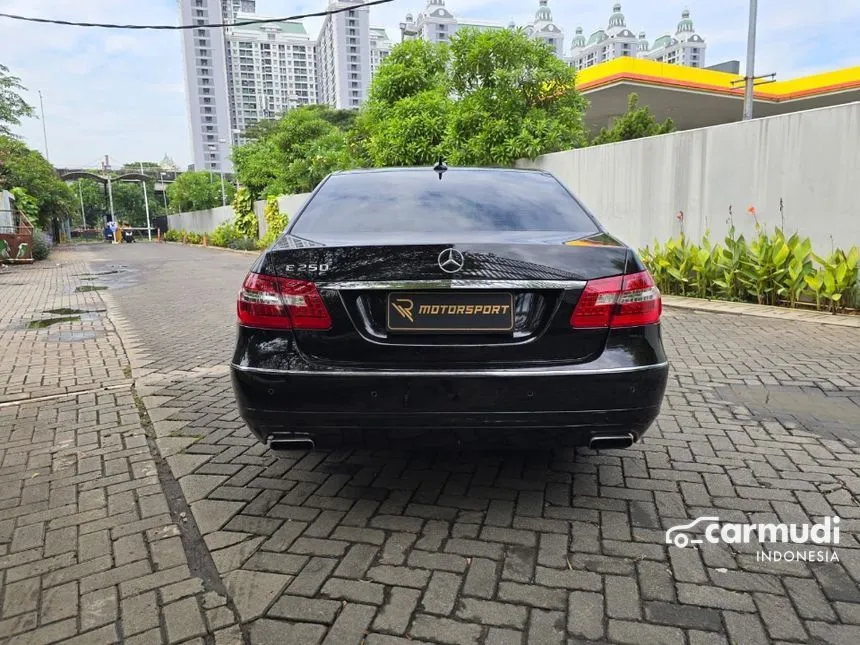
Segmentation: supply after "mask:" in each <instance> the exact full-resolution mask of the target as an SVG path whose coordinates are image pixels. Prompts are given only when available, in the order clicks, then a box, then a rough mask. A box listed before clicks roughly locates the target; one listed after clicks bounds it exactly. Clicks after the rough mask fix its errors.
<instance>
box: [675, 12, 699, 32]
mask: <svg viewBox="0 0 860 645" xmlns="http://www.w3.org/2000/svg"><path fill="white" fill-rule="evenodd" d="M694 31H695V29H694V28H693V21H692V20H691V19H690V10H689V9H684V11H683V12H682V13H681V22H679V23H678V32H677V33H679V34H682V33H693V32H694Z"/></svg>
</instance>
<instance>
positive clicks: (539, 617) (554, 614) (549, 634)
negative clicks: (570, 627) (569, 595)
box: [528, 609, 566, 645]
mask: <svg viewBox="0 0 860 645" xmlns="http://www.w3.org/2000/svg"><path fill="white" fill-rule="evenodd" d="M528 642H529V643H541V644H544V643H545V644H546V645H561V644H562V643H564V642H566V641H565V620H564V612H561V611H544V610H543V609H532V610H531V620H530V621H529V631H528Z"/></svg>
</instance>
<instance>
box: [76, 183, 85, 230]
mask: <svg viewBox="0 0 860 645" xmlns="http://www.w3.org/2000/svg"><path fill="white" fill-rule="evenodd" d="M82 181H83V180H81V179H78V195H79V196H80V198H81V221H83V223H84V230H86V228H87V215H86V213H85V212H84V188H83V184H82Z"/></svg>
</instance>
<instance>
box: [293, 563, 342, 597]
mask: <svg viewBox="0 0 860 645" xmlns="http://www.w3.org/2000/svg"><path fill="white" fill-rule="evenodd" d="M336 566H337V560H333V559H330V558H311V559H310V561H308V563H307V564H306V565H305V566H304V568H303V569H302V570H301V573H299V575H297V576H296V577H295V578H294V579H293V581H292V582H291V583H290V585H289V586H288V587H287V592H288V593H291V594H296V595H299V596H315V595H316V594H317V592H318V591H319V590H320V588H321V587H322V586H323V583H324V582H325V581H326V579H327V578H328V577H329V575H331V573H332V571H334V569H335V567H336Z"/></svg>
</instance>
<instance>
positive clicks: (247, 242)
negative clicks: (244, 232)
mask: <svg viewBox="0 0 860 645" xmlns="http://www.w3.org/2000/svg"><path fill="white" fill-rule="evenodd" d="M258 242H259V240H255V239H253V238H250V237H240V238H238V239H235V240H233V241H232V242H230V248H231V249H235V250H237V251H256V250H257V243H258Z"/></svg>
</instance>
